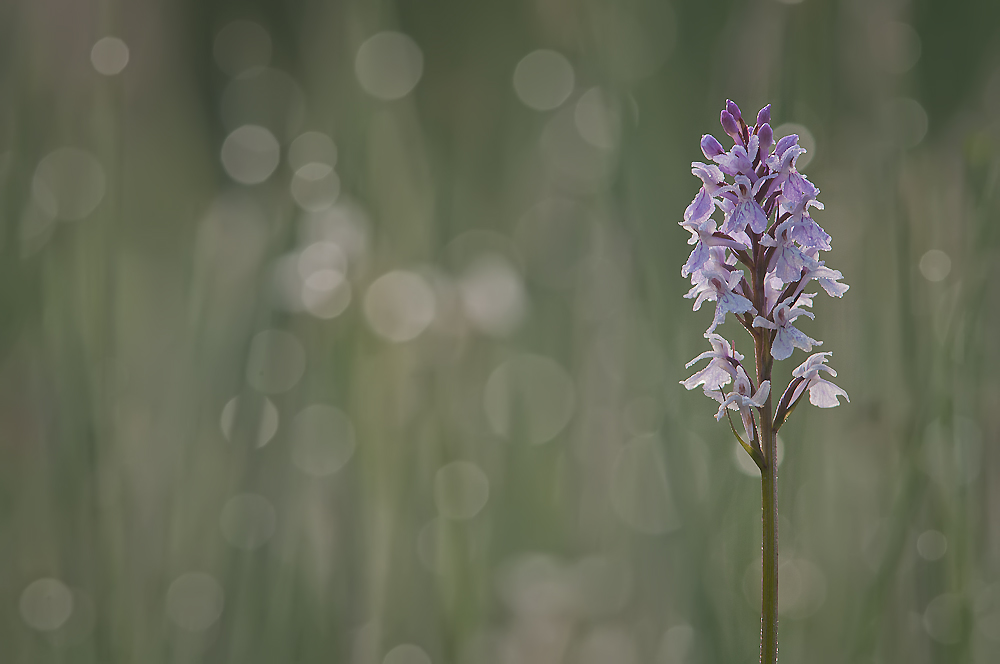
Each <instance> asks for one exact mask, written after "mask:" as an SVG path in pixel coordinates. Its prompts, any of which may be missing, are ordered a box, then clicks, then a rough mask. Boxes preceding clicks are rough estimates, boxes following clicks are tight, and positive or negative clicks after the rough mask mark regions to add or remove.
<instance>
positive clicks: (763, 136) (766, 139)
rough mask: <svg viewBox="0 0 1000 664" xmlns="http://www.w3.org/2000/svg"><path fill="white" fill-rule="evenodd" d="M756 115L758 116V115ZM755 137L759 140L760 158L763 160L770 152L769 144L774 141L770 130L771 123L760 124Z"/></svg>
mask: <svg viewBox="0 0 1000 664" xmlns="http://www.w3.org/2000/svg"><path fill="white" fill-rule="evenodd" d="M761 113H763V111H761ZM757 117H758V118H760V115H757ZM757 139H758V140H759V141H760V158H761V160H762V161H763V160H764V159H766V158H767V155H768V153H769V152H771V145H772V144H773V143H774V132H773V131H771V125H769V124H768V123H766V122H765V123H763V124H761V125H760V129H758V130H757Z"/></svg>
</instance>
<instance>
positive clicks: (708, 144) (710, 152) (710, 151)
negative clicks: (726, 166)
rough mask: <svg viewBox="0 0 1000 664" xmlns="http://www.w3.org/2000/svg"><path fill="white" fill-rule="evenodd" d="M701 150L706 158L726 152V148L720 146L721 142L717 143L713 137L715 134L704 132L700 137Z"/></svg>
mask: <svg viewBox="0 0 1000 664" xmlns="http://www.w3.org/2000/svg"><path fill="white" fill-rule="evenodd" d="M701 151H702V152H703V153H704V154H705V158H706V159H711V158H712V157H717V156H718V155H720V154H725V153H726V150H725V149H724V148H723V147H722V143H719V141H717V140H716V139H715V136H712V135H711V134H705V135H704V136H702V137H701Z"/></svg>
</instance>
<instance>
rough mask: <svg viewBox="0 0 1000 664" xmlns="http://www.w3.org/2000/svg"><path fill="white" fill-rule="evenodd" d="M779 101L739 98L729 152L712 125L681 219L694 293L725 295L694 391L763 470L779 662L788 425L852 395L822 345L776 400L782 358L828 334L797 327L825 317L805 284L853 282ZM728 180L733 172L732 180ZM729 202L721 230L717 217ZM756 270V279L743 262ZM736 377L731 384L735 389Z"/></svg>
mask: <svg viewBox="0 0 1000 664" xmlns="http://www.w3.org/2000/svg"><path fill="white" fill-rule="evenodd" d="M770 116H771V107H770V105H768V106H765V107H764V108H762V109H761V110H760V112H759V113H758V114H757V121H756V123H755V124H754V125H753V126H752V127H751V126H749V125H747V124H746V122H744V121H743V117H742V115H741V113H740V109H739V108H738V107H737V106H736V104H734V103H733V102H731V101H727V102H726V110H724V111H722V115H721V118H720V119H721V122H722V128H723V129H724V130H725V132H726V134H728V135H729V136H730V138H732V139H733V143H734V144H733V147H732V149H731V150H730V151H729V152H726V151H725V149H724V148H723V147H722V144H720V143H719V141H718V140H716V139H715V137H713V136H711V135H709V134H706V135H704V136H703V137H702V139H701V149H702V152H703V153H704V154H705V157H706V158H707V159H709V160H710V161H712V162H714V163H712V164H705V163H702V162H692V164H691V166H692V170H691V172H692V173H693V174H694V175H696V176H697V177H699V178H700V179H701V181H702V187H701V189H700V190H699V191H698V194H697V195H696V196H695V198H694V200H693V201H692V202H691V205H689V206H688V207H687V209H686V210H685V211H684V221H682V222H680V224H681V226H682V227H684V228H685V229H687V230H688V231H690V232H691V239H690V240H689V244H693V245H695V248H694V250H693V251H692V252H691V255H690V257H689V258H688V260H687V262H686V263H685V264H684V267H683V268H681V275H682V276H685V277H688V276H690V277H691V282H692V284H693V286H692V288H691V290H690V291H689V292H688V294H687V295H686V296H685V297H688V298H693V299H694V300H695V303H694V309H695V311H697V310H698V309H699V308H700V307H701V305H702V303H703V302H706V301H708V302H715V316H714V318H713V319H712V324H711V325H710V326H709V328H708V330H707V331H706V332H705V337H706V338H707V339H708V340H709V342H710V343H711V345H712V350H710V351H706V352H704V353H702V354H701V355H699V356H698V357H696V358H695V359H693V360H691V362H689V363H688V364H687V366H688V367H690V366H691V365H692V364H695V363H696V362H699V361H701V360H704V359H708V360H709V363H708V366H706V367H705V368H704V369H702V370H700V371H698V372H697V373H695V374H694V375H693V376H691V377H690V378H688V379H687V380H684V381H681V384H682V385H684V387H686V388H687V389H689V390H690V389H694V388H695V387H698V386H701V387H702V388H703V389H704V391H705V394H706V395H708V396H709V397H711V398H713V399H715V400H716V401H718V402H719V403H720V404H721V405H720V406H719V410H718V412H717V413H716V415H715V418H716V419H717V420H721V419H722V417H723V416H724V415H725V416H727V418H728V419H729V423H730V427H731V428H732V431H733V435H734V436H735V437H736V439H737V440H738V441H739V443H740V445H742V446H743V449H744V450H746V452H747V454H749V455H750V456H751V458H753V460H754V463H756V464H757V467H758V468H759V469H760V473H761V508H762V518H761V522H762V530H763V546H762V574H761V578H762V581H761V584H762V586H761V630H760V632H761V639H760V661H761V663H762V664H773V663H774V662H776V661H777V658H778V451H777V449H778V448H777V432H778V429H779V428H781V425H782V424H784V422H785V420H786V419H787V417H788V415H789V414H790V413H791V412H792V410H794V409H795V407H796V406H797V405H798V403H799V400H800V399H801V398H802V396H803V395H804V394H805V392H806V391H807V390H808V392H809V401H810V402H811V403H812V404H813V405H816V406H819V407H821V408H832V407H833V406H837V405H839V401H838V396H843V397H844V398H847V393H846V392H844V390H842V389H840V388H839V387H837V386H836V385H834V384H833V383H831V382H829V381H828V380H826V379H824V378H822V377H821V376H820V371H826V372H828V373H829V374H831V375H833V376H836V375H837V373H836V372H835V371H834V370H833V369H832V368H830V367H828V366H826V359H827V357H828V356H829V355H830V354H831V353H814V354H812V355H810V356H809V357H808V358H807V359H806V361H805V362H803V363H802V364H801V365H799V366H798V367H797V368H796V369H795V370H793V371H792V379H791V380H790V381H789V383H788V386H787V387H786V389H785V391H784V392H783V393H782V395H781V398H780V399H779V400H778V404H777V407H776V408H772V399H771V384H772V383H771V371H772V368H773V365H774V360H784V359H788V358H789V357H791V355H792V352H793V349H794V348H799V349H801V350H804V351H806V352H809V351H811V350H812V348H813V346H819V345H822V342H821V341H817V340H815V339H811V338H809V337H808V336H806V335H805V334H803V333H802V332H801V331H799V330H798V329H797V328H796V327H795V326H794V324H793V323H794V321H795V320H796V319H797V318H799V317H801V316H805V317H807V318H813V317H814V316H813V314H812V312H811V311H808V310H807V309H806V307H811V306H812V300H813V297H815V295H816V293H806V292H804V289H805V287H806V286H807V285H808V284H809V283H810V282H811V281H813V280H815V281H817V282H819V284H820V286H822V287H823V289H824V290H825V291H826V292H827V293H828V294H830V295H832V296H834V297H841V296H842V295H843V294H844V293H845V292H846V291H847V289H848V286H847V285H846V284H841V283H839V281H840V279H841V278H842V275H841V274H840V272H838V271H837V270H833V269H831V268H828V267H826V264H825V263H824V261H822V260H820V258H819V256H820V251H829V250H830V248H831V246H830V239H831V238H830V236H829V235H828V234H827V233H826V231H824V230H823V229H822V228H821V227H820V226H819V224H817V223H816V221H815V220H814V219H813V218H812V217H811V216H810V214H809V210H810V208H818V209H822V208H823V205H822V204H821V203H820V202H819V201H818V200H817V199H816V196H817V195H818V194H819V189H817V188H816V187H815V186H813V184H812V183H811V182H809V180H807V179H806V177H805V176H804V175H802V174H801V173H799V172H798V170H796V167H795V162H796V160H797V159H798V157H799V156H800V155H802V154H803V153H804V152H805V150H804V149H803V148H802V147H800V146H799V145H798V136H796V135H795V134H792V135H789V136H785V137H783V138H781V139H779V140H778V141H777V142H775V141H774V135H773V133H772V131H771V126H770ZM727 178H728V179H727ZM716 209H719V210H721V211H722V215H723V221H722V225H721V227H719V228H718V230H717V229H716V226H717V222H716V220H715V219H713V218H712V216H713V214H714V213H715V211H716ZM740 264H742V265H743V266H744V267H745V268H746V269H747V271H748V272H749V278H747V276H745V275H744V271H743V270H742V269H737V267H738V266H739V265H740ZM728 313H732V314H733V315H734V316H735V317H736V320H737V321H739V323H740V324H741V325H742V326H743V327H744V328H745V329H746V330H747V332H749V333H750V336H751V337H752V338H753V342H754V364H755V368H756V372H755V373H756V379H757V380H756V384H754V381H752V380H751V379H750V377H749V375H748V374H747V372H746V369H744V367H743V364H742V360H743V355H741V354H740V353H739V352H737V350H736V345H735V342H729V341H727V340H726V339H724V338H723V337H722V336H721V335H719V334H716V333H715V330H716V328H717V327H718V326H719V325H721V324H722V323H723V322H725V319H726V315H727V314H728ZM730 382H732V383H733V388H732V390H731V391H729V392H724V391H723V389H722V388H723V387H724V386H725V385H728V384H729V383H730ZM730 410H733V411H738V412H739V414H740V418H741V419H742V421H743V432H744V434H745V438H744V437H743V436H741V435H740V434H739V432H738V431H737V429H736V427H735V425H734V424H733V422H732V417H731V415H730V414H729V411H730Z"/></svg>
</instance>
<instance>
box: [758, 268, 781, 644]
mask: <svg viewBox="0 0 1000 664" xmlns="http://www.w3.org/2000/svg"><path fill="white" fill-rule="evenodd" d="M754 276H755V278H754V300H755V301H756V306H757V309H758V311H761V310H763V308H764V304H765V302H766V298H765V296H764V279H763V275H758V274H755V275H754ZM754 351H755V353H754V355H755V357H754V359H755V360H756V364H757V384H758V385H760V384H762V383H763V381H765V380H768V381H769V380H771V367H772V364H773V359H772V357H771V336H770V331H769V330H765V329H761V330H759V331H758V333H757V334H755V335H754ZM772 416H773V409H772V405H771V395H770V394H768V396H767V401H766V402H765V403H764V407H763V408H761V409H760V429H759V432H760V447H761V452H762V453H763V457H764V464H763V467H761V469H760V480H761V486H760V494H761V500H760V502H761V528H762V530H763V537H762V540H763V545H762V547H761V548H762V552H761V567H762V569H761V572H762V573H761V599H760V664H775V663H776V662H777V661H778V440H777V436H776V435H775V432H774V420H773V419H772Z"/></svg>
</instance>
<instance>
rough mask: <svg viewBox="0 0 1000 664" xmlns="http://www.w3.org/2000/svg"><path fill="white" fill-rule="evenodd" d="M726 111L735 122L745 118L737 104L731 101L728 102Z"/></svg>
mask: <svg viewBox="0 0 1000 664" xmlns="http://www.w3.org/2000/svg"><path fill="white" fill-rule="evenodd" d="M726 111H727V112H728V113H729V114H730V115H731V116H733V118H734V119H735V120H739V119H741V118H742V117H743V116H742V115H740V107H739V106H737V105H736V102H734V101H732V100H730V99H727V100H726Z"/></svg>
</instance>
